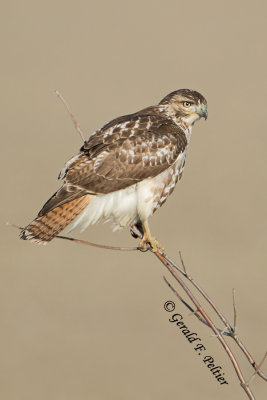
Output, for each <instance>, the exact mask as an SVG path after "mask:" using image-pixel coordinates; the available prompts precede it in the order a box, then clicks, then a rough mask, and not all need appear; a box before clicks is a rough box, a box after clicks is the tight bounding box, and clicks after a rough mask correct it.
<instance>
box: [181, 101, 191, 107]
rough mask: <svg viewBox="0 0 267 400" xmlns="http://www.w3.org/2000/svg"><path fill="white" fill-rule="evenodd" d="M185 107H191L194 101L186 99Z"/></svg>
mask: <svg viewBox="0 0 267 400" xmlns="http://www.w3.org/2000/svg"><path fill="white" fill-rule="evenodd" d="M183 105H184V107H190V106H191V105H192V103H191V102H190V101H184V104H183Z"/></svg>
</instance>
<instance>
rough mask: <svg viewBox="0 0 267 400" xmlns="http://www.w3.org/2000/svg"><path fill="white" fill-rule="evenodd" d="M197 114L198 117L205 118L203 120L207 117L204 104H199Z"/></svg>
mask: <svg viewBox="0 0 267 400" xmlns="http://www.w3.org/2000/svg"><path fill="white" fill-rule="evenodd" d="M198 115H199V117H200V118H202V117H203V118H205V120H206V119H207V118H208V110H207V107H206V106H205V105H204V104H201V107H200V110H199V113H198Z"/></svg>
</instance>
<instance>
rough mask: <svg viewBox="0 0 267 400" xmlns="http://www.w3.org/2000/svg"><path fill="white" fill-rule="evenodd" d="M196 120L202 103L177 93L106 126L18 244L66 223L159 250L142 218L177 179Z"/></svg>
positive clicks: (73, 162) (50, 234) (203, 110)
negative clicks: (129, 236)
mask: <svg viewBox="0 0 267 400" xmlns="http://www.w3.org/2000/svg"><path fill="white" fill-rule="evenodd" d="M201 117H204V118H205V119H207V101H206V99H205V98H204V97H203V96H202V95H201V94H200V93H198V92H196V91H194V90H190V89H180V90H176V91H174V92H172V93H170V94H168V95H167V96H165V97H164V98H163V99H162V100H161V101H160V102H159V104H157V105H155V106H150V107H147V108H145V109H143V110H141V111H138V112H136V113H134V114H129V115H124V116H122V117H118V118H116V119H114V120H112V121H111V122H108V123H107V124H105V125H104V126H103V127H102V128H101V129H99V130H97V131H96V132H94V133H92V134H91V135H90V137H89V139H88V141H85V142H84V144H83V146H82V147H81V149H80V152H79V153H78V154H77V155H76V156H74V157H72V158H71V159H70V160H69V161H68V162H67V163H66V165H65V166H64V168H63V169H62V171H61V172H60V174H59V177H58V179H62V180H63V185H62V186H61V187H60V189H59V190H58V191H57V192H56V193H55V194H54V195H53V196H52V197H51V198H50V199H49V200H48V201H47V202H46V203H45V204H44V206H43V208H42V209H41V211H40V212H39V214H38V216H37V217H36V218H35V219H34V220H33V221H32V222H31V223H30V224H29V225H28V226H26V227H25V228H24V229H23V230H22V232H21V234H20V238H21V239H24V240H31V241H33V242H37V243H39V242H49V241H51V240H52V239H53V238H54V237H55V236H57V235H58V233H59V232H60V231H61V230H63V229H64V228H65V227H66V226H67V225H70V226H69V231H70V230H72V229H74V228H80V229H81V230H84V229H86V228H87V227H88V226H89V225H92V224H95V223H97V222H100V221H103V222H104V221H112V222H113V223H114V228H115V229H118V228H122V227H125V226H129V227H131V229H132V232H136V230H137V231H138V232H139V233H140V235H141V236H142V240H141V242H140V248H141V249H146V248H147V246H150V248H152V250H153V251H156V250H157V249H160V248H161V246H160V244H159V243H158V242H157V240H156V239H155V238H154V237H153V236H152V235H151V233H150V230H149V226H148V218H149V217H150V216H151V215H152V214H153V213H154V212H155V211H156V210H157V209H158V208H159V207H161V206H162V204H163V203H164V202H165V201H166V200H167V198H168V197H169V196H170V194H171V193H172V192H173V190H174V187H175V185H176V183H177V182H178V181H179V180H180V179H181V177H182V173H183V170H184V165H185V157H186V152H187V149H188V144H189V140H190V136H191V130H192V126H193V125H194V123H195V122H196V121H197V120H199V119H200V118H201Z"/></svg>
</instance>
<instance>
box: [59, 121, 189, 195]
mask: <svg viewBox="0 0 267 400" xmlns="http://www.w3.org/2000/svg"><path fill="white" fill-rule="evenodd" d="M186 146H187V140H186V136H185V134H184V132H183V130H182V129H181V128H180V127H179V126H177V125H176V124H175V123H174V122H172V121H171V120H170V119H167V118H164V117H161V116H159V115H134V116H130V117H129V118H128V119H126V121H125V120H122V121H119V122H116V123H115V124H114V125H111V126H110V124H108V125H107V127H106V128H105V126H104V127H103V128H102V129H100V130H99V131H96V132H95V133H94V134H93V135H91V136H90V138H89V140H88V142H86V143H85V144H84V146H83V147H82V148H81V153H80V155H79V157H76V158H74V160H73V163H71V164H68V167H67V169H66V171H65V181H66V183H67V184H69V185H74V186H75V185H77V186H79V187H80V188H82V189H83V190H85V191H86V192H87V193H92V194H106V193H110V192H113V191H116V190H120V189H124V188H126V187H128V186H131V185H133V184H135V183H138V182H140V181H141V180H143V179H146V178H152V177H155V176H156V175H158V174H160V173H161V172H163V171H164V170H165V169H167V168H168V167H169V166H170V165H171V164H173V163H174V161H175V160H176V159H177V157H178V156H179V154H180V153H181V152H184V150H185V148H186Z"/></svg>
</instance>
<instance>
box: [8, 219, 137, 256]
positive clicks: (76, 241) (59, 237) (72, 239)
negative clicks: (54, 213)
mask: <svg viewBox="0 0 267 400" xmlns="http://www.w3.org/2000/svg"><path fill="white" fill-rule="evenodd" d="M6 225H8V226H11V227H12V228H17V229H20V230H21V231H23V229H25V228H23V227H22V226H18V225H15V224H10V223H9V222H7V223H6ZM54 239H64V240H70V241H71V242H74V243H80V244H86V245H87V246H92V247H99V248H100V249H107V250H120V251H136V250H139V248H138V247H117V246H108V245H104V244H99V243H93V242H88V241H87V240H82V239H75V238H73V237H68V236H60V235H58V236H55V238H54Z"/></svg>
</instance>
